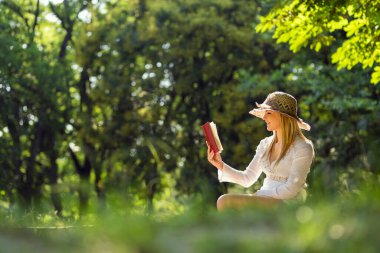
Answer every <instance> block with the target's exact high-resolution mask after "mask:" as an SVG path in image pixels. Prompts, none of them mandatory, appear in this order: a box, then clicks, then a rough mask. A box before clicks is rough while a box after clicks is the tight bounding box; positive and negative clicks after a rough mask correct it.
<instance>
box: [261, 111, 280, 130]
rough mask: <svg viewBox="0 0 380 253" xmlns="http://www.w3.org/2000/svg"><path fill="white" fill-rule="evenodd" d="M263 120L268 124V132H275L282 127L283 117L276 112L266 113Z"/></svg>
mask: <svg viewBox="0 0 380 253" xmlns="http://www.w3.org/2000/svg"><path fill="white" fill-rule="evenodd" d="M263 119H264V120H265V123H267V130H268V131H275V130H278V129H280V127H281V115H280V113H279V112H276V111H266V112H265V114H264V117H263Z"/></svg>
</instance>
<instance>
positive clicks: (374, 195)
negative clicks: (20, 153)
mask: <svg viewBox="0 0 380 253" xmlns="http://www.w3.org/2000/svg"><path fill="white" fill-rule="evenodd" d="M377 182H378V181H376V182H374V183H370V184H366V186H365V187H362V189H360V191H358V192H356V193H355V194H353V193H352V194H347V195H336V196H334V197H329V198H325V197H323V198H321V197H311V198H309V199H308V200H307V201H306V202H304V203H291V204H282V205H279V206H277V207H276V208H272V209H262V208H258V207H250V208H248V209H245V210H241V211H229V212H224V213H218V212H217V211H216V210H215V208H214V207H213V206H214V203H212V204H210V205H205V204H204V203H195V204H193V205H189V206H188V208H187V209H186V210H185V211H183V212H182V213H180V214H173V215H170V213H169V214H168V213H166V214H163V213H160V212H165V210H161V211H156V212H154V213H152V214H150V215H146V214H145V215H142V214H136V212H132V211H128V210H127V209H125V210H124V211H122V212H120V208H121V207H120V206H117V208H118V210H115V209H113V208H112V205H111V206H110V207H109V208H107V211H104V210H103V211H101V212H92V214H90V213H89V214H88V215H87V216H86V217H84V218H82V219H79V220H76V219H71V220H70V219H63V218H54V216H53V215H51V214H50V215H49V214H41V213H37V212H34V213H33V212H29V213H24V214H23V215H20V214H19V213H18V214H17V212H16V211H13V213H12V212H10V210H5V209H3V210H2V212H3V213H2V226H1V229H0V252H6V253H23V252H28V253H30V252H39V253H44V252H83V253H87V252H88V253H100V252H127V253H128V252H131V253H135V252H136V253H137V252H141V253H150V252H152V253H155V252H157V253H197V252H218V253H223V252H233V253H239V252H242V253H243V252H244V253H246V252H276V253H277V252H345V253H347V252H379V250H380V191H379V187H378V185H377ZM44 215H45V216H44ZM38 217H39V218H38ZM44 217H45V218H44ZM46 217H50V218H46ZM52 217H53V218H52Z"/></svg>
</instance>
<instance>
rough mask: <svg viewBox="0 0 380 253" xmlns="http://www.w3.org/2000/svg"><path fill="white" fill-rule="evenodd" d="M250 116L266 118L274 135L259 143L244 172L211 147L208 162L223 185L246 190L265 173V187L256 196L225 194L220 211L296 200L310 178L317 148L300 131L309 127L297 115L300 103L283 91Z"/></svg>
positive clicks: (269, 129) (222, 197)
mask: <svg viewBox="0 0 380 253" xmlns="http://www.w3.org/2000/svg"><path fill="white" fill-rule="evenodd" d="M256 105H257V108H255V109H253V110H252V111H250V112H249V113H250V114H252V115H254V116H256V117H259V118H261V119H263V120H264V121H265V123H266V125H267V130H268V131H271V132H273V135H272V136H270V137H267V138H265V139H263V140H261V141H260V144H259V145H258V147H257V149H256V154H255V156H254V157H253V159H252V161H251V162H250V163H249V165H248V167H247V168H246V169H245V170H244V171H240V170H235V169H234V168H232V167H231V166H229V165H227V164H226V163H224V162H223V160H222V158H221V156H220V154H215V153H214V152H213V151H212V150H211V148H210V146H209V145H208V143H207V145H208V161H209V162H210V163H211V164H212V165H214V166H215V167H216V168H217V169H218V176H219V181H220V182H231V183H237V184H240V185H242V186H244V187H250V186H251V185H252V184H254V183H255V182H256V181H257V179H258V178H259V176H260V175H261V173H262V172H264V173H265V175H266V177H265V179H264V182H263V185H262V187H261V188H260V190H258V191H257V192H255V193H254V194H225V195H222V196H221V197H220V198H219V199H218V201H217V208H218V210H224V209H226V208H239V207H243V206H247V205H250V204H256V203H258V204H267V205H270V204H273V203H275V202H279V201H282V200H287V199H292V198H296V197H297V196H300V195H302V193H303V192H304V191H305V190H304V186H305V183H306V178H307V175H308V173H309V171H310V165H311V163H312V160H313V158H314V148H313V144H312V142H311V141H310V140H308V139H307V138H306V137H305V136H304V135H303V133H302V131H301V129H304V130H310V126H309V125H308V124H307V123H305V122H303V121H302V119H300V118H299V117H298V116H297V100H296V99H295V98H294V97H293V96H292V95H290V94H287V93H284V92H279V91H277V92H273V93H271V94H269V95H268V97H267V98H266V100H265V101H264V103H262V104H257V103H256Z"/></svg>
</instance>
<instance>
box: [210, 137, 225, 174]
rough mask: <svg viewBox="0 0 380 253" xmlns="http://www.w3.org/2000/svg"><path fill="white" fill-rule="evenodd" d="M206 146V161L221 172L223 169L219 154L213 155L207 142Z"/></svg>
mask: <svg viewBox="0 0 380 253" xmlns="http://www.w3.org/2000/svg"><path fill="white" fill-rule="evenodd" d="M206 144H207V159H208V161H209V162H210V163H211V164H212V165H214V166H215V167H216V168H217V169H219V170H222V169H223V161H222V157H221V156H220V154H219V153H216V154H215V153H214V151H212V149H211V147H210V145H209V144H208V142H207V141H206Z"/></svg>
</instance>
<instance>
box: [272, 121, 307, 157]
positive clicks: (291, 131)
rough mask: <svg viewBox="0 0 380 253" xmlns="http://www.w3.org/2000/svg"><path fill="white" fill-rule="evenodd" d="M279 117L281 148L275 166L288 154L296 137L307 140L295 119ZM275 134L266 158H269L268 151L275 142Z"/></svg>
mask: <svg viewBox="0 0 380 253" xmlns="http://www.w3.org/2000/svg"><path fill="white" fill-rule="evenodd" d="M280 116H281V128H282V147H281V153H280V156H279V157H278V159H277V160H276V164H277V163H278V162H279V161H280V160H281V159H282V158H284V156H285V155H286V153H287V152H288V150H289V148H290V146H291V145H292V144H293V143H294V141H295V139H296V137H297V136H299V137H300V138H302V139H304V140H308V139H307V138H306V137H305V135H304V134H303V133H302V131H301V129H300V128H299V126H298V123H297V120H296V119H294V118H292V117H289V116H285V115H283V114H280ZM276 134H277V133H274V136H273V139H272V143H271V144H270V146H269V149H268V154H267V155H268V158H269V154H270V152H269V151H270V150H271V149H272V147H273V144H274V143H275V142H276V141H277V136H276Z"/></svg>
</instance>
